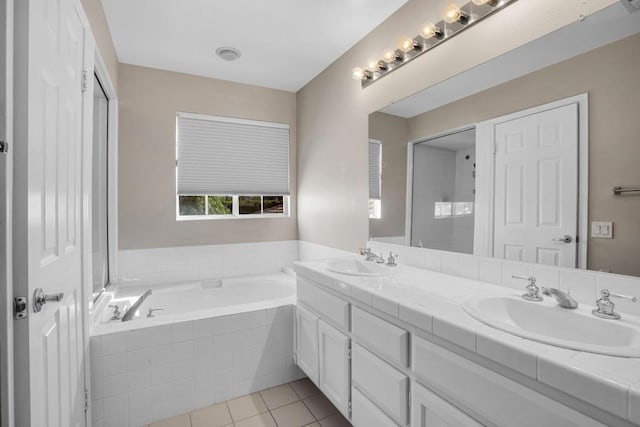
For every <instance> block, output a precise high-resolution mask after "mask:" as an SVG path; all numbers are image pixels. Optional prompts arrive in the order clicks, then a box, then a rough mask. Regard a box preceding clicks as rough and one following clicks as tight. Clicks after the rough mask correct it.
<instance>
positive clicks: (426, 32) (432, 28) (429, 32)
mask: <svg viewBox="0 0 640 427" xmlns="http://www.w3.org/2000/svg"><path fill="white" fill-rule="evenodd" d="M420 35H421V36H422V38H424V39H425V40H427V39H433V38H435V39H438V40H440V39H442V38H443V37H444V31H442V28H440V27H438V26H436V24H434V23H433V22H425V23H424V25H423V26H422V30H421V31H420Z"/></svg>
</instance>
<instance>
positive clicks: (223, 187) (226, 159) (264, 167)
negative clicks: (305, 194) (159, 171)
mask: <svg viewBox="0 0 640 427" xmlns="http://www.w3.org/2000/svg"><path fill="white" fill-rule="evenodd" d="M177 144H178V149H177V155H178V168H177V169H178V170H177V174H178V194H179V195H198V194H225V195H243V194H244V195H288V194H289V125H286V124H279V123H265V122H257V121H251V120H241V119H232V118H227V117H217V116H205V115H199V114H191V113H178V118H177Z"/></svg>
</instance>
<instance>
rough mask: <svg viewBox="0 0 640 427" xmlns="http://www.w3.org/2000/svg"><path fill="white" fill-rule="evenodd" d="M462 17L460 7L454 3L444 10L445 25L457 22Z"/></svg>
mask: <svg viewBox="0 0 640 427" xmlns="http://www.w3.org/2000/svg"><path fill="white" fill-rule="evenodd" d="M460 16H462V11H461V10H460V6H458V5H457V4H455V3H451V4H450V5H449V6H447V7H446V9H445V10H444V22H446V23H447V24H453V23H454V22H457V21H458V20H459V19H460Z"/></svg>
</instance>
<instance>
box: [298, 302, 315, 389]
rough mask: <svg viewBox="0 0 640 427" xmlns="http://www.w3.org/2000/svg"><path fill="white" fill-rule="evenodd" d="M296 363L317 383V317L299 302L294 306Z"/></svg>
mask: <svg viewBox="0 0 640 427" xmlns="http://www.w3.org/2000/svg"><path fill="white" fill-rule="evenodd" d="M296 363H297V364H298V366H299V367H300V369H302V370H303V371H304V373H305V374H307V376H308V377H309V379H311V381H313V382H314V383H316V384H318V318H317V317H316V316H315V315H313V314H312V313H311V312H310V311H308V310H307V309H305V308H304V307H302V306H301V305H300V304H298V305H297V306H296Z"/></svg>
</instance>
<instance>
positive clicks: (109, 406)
mask: <svg viewBox="0 0 640 427" xmlns="http://www.w3.org/2000/svg"><path fill="white" fill-rule="evenodd" d="M90 345H91V385H92V387H91V388H92V390H91V399H92V416H93V425H102V426H104V427H108V426H118V427H123V426H132V427H133V426H136V427H138V426H142V425H145V424H148V423H150V422H152V421H157V420H161V419H165V418H169V417H172V416H174V415H177V414H181V413H185V412H189V411H192V410H193V409H196V408H201V407H205V406H209V405H212V404H214V403H217V402H222V401H225V400H228V399H230V398H233V397H237V396H242V395H245V394H248V393H252V392H255V391H258V390H263V389H265V388H268V387H272V386H276V385H280V384H284V383H286V382H289V381H293V380H295V379H298V378H301V377H302V376H303V375H302V374H301V372H300V371H299V370H298V368H297V367H296V366H295V365H294V363H293V306H292V305H288V306H283V307H277V308H272V309H267V310H258V311H253V312H247V313H240V314H232V315H228V316H219V317H214V318H207V319H200V320H194V321H188V322H181V323H175V324H172V325H164V326H156V327H151V328H144V329H138V330H135V331H128V332H121V333H116V334H110V335H103V336H97V337H91V344H90Z"/></svg>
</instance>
